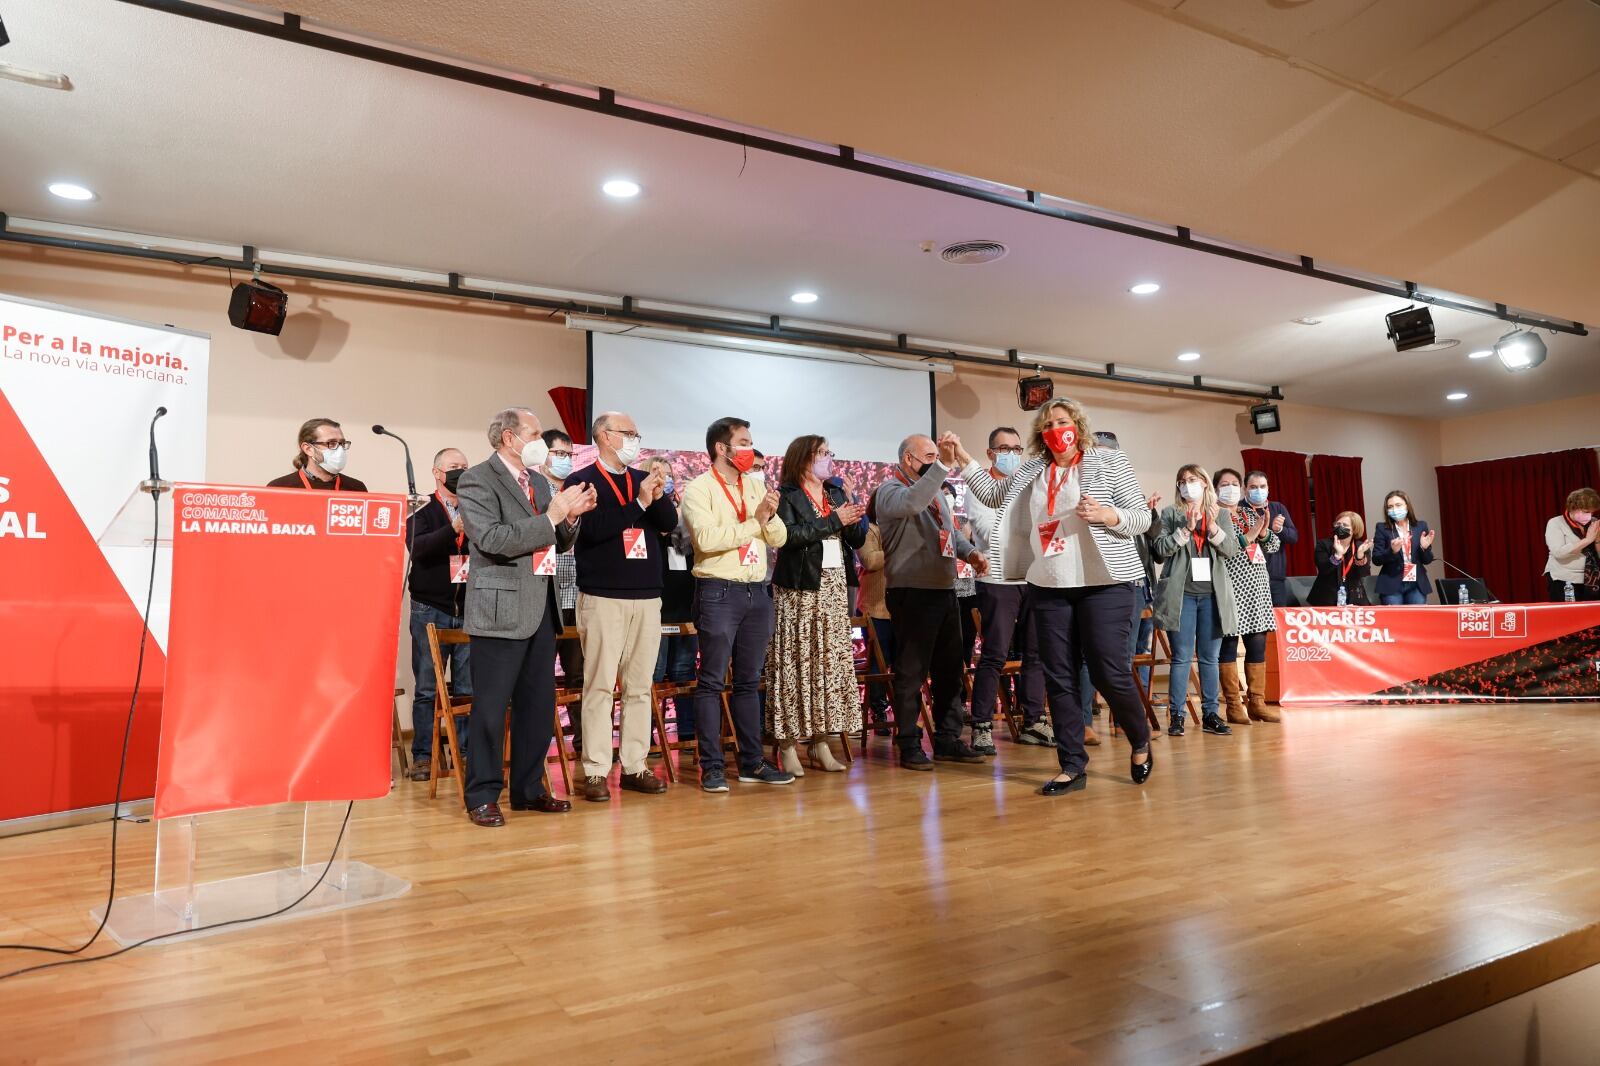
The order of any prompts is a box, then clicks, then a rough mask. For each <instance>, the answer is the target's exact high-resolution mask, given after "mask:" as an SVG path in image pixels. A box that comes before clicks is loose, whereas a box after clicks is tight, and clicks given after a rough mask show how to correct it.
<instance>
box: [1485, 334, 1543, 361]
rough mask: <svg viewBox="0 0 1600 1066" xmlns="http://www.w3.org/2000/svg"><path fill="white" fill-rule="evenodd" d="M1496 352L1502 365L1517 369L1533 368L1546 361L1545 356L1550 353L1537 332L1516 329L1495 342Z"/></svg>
mask: <svg viewBox="0 0 1600 1066" xmlns="http://www.w3.org/2000/svg"><path fill="white" fill-rule="evenodd" d="M1494 354H1495V355H1498V356H1499V357H1500V365H1501V366H1503V367H1505V368H1506V369H1507V370H1513V371H1515V370H1532V369H1533V368H1534V367H1536V366H1538V365H1539V364H1540V363H1542V362H1544V357H1545V356H1546V355H1548V354H1549V353H1548V352H1547V351H1546V350H1545V346H1544V341H1542V340H1540V339H1539V335H1538V334H1537V333H1534V332H1533V331H1532V330H1527V329H1514V330H1512V331H1511V332H1510V333H1507V334H1506V335H1505V336H1504V337H1501V338H1500V339H1499V340H1497V341H1495V342H1494Z"/></svg>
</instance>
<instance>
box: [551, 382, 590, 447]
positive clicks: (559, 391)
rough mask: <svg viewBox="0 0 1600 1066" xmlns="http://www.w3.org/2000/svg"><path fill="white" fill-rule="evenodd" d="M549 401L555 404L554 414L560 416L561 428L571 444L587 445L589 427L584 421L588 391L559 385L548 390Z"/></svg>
mask: <svg viewBox="0 0 1600 1066" xmlns="http://www.w3.org/2000/svg"><path fill="white" fill-rule="evenodd" d="M550 399H551V401H552V402H554V403H555V405H556V414H558V415H560V416H561V426H562V428H563V429H565V430H566V431H567V436H569V437H571V438H572V443H574V444H588V443H589V425H588V423H587V422H585V421H584V415H585V414H586V413H587V412H586V408H587V407H588V404H589V392H588V390H587V389H580V388H575V387H574V386H572V385H559V386H557V387H556V388H553V389H551V390H550Z"/></svg>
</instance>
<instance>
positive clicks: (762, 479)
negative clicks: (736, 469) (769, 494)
mask: <svg viewBox="0 0 1600 1066" xmlns="http://www.w3.org/2000/svg"><path fill="white" fill-rule="evenodd" d="M745 477H747V478H749V479H750V480H751V481H754V482H755V483H756V484H757V485H765V484H766V483H767V473H766V471H765V470H752V471H750V473H748V474H746V475H745Z"/></svg>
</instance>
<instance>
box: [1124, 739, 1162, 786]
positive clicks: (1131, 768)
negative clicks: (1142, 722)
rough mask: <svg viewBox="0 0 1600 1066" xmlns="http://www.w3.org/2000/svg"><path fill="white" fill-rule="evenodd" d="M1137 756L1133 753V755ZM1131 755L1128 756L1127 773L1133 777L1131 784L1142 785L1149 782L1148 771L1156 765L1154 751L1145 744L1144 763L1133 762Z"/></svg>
mask: <svg viewBox="0 0 1600 1066" xmlns="http://www.w3.org/2000/svg"><path fill="white" fill-rule="evenodd" d="M1137 754H1139V753H1138V752H1134V753H1133V755H1137ZM1133 755H1130V756H1128V773H1129V774H1130V775H1132V777H1133V783H1134V784H1136V785H1142V784H1144V783H1145V782H1146V781H1148V780H1150V771H1151V770H1152V769H1153V768H1154V767H1155V765H1156V750H1155V749H1154V748H1152V747H1151V746H1150V745H1148V744H1146V745H1145V747H1144V762H1142V763H1138V762H1134V761H1133Z"/></svg>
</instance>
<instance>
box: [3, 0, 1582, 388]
mask: <svg viewBox="0 0 1600 1066" xmlns="http://www.w3.org/2000/svg"><path fill="white" fill-rule="evenodd" d="M1191 6H1193V7H1197V8H1205V7H1221V8H1227V7H1230V6H1242V5H1224V4H1217V5H1210V4H1204V3H1196V0H1190V4H1188V5H1185V10H1187V9H1188V7H1191ZM1335 6H1337V5H1335ZM1346 6H1349V5H1346ZM4 13H5V17H6V25H7V28H8V30H9V31H10V33H11V36H12V39H13V43H12V44H11V45H10V46H8V47H7V48H6V49H5V53H4V59H5V60H6V61H7V62H11V63H15V64H18V65H23V66H30V67H38V68H44V69H49V70H60V71H64V72H66V73H68V74H69V75H70V76H71V77H72V79H73V82H74V85H75V89H74V90H73V91H72V92H70V93H61V92H51V91H46V90H40V89H34V88H29V87H26V86H23V85H19V84H15V83H11V82H3V81H0V113H3V114H4V115H5V125H4V134H3V135H4V137H5V140H6V142H7V150H6V164H5V166H4V167H0V210H3V211H6V212H7V213H10V214H12V215H15V216H19V217H26V218H45V219H52V220H58V221H69V222H80V223H83V224H87V225H94V226H103V227H109V228H117V229H125V230H133V231H137V232H144V233H157V234H167V235H175V236H183V237H190V238H197V239H205V240H216V241H222V242H234V243H248V244H253V245H256V246H258V247H262V248H270V249H281V250H289V251H295V252H305V253H310V254H316V255H324V256H332V257H338V258H345V259H355V260H363V261H369V262H377V263H389V264H395V265H404V266H413V267H420V268H427V269H432V270H439V271H456V272H459V273H461V274H464V275H467V276H473V277H485V278H497V279H503V280H507V281H517V282H524V283H530V284H544V285H552V286H559V287H562V288H569V289H578V290H586V291H594V292H609V293H627V294H630V295H633V296H636V297H640V298H653V299H660V300H671V301H680V302H684V303H691V304H701V305H710V306H718V307H727V308H734V309H740V310H748V311H756V312H762V313H775V314H783V315H785V316H786V317H788V316H790V315H791V312H793V311H794V310H795V306H794V305H793V304H791V303H790V302H789V300H788V295H789V294H790V293H791V292H794V291H796V290H799V289H812V290H815V291H817V292H819V293H820V294H821V295H822V299H821V301H820V302H819V303H817V304H816V305H813V307H812V308H810V309H808V311H807V314H808V315H811V316H814V317H815V318H817V319H818V320H822V321H827V322H832V323H843V324H848V325H852V326H859V327H868V328H878V329H887V330H891V331H897V332H908V333H910V334H912V335H914V336H919V337H935V338H943V339H947V340H951V341H962V342H967V343H971V344H979V345H987V346H993V347H1015V348H1020V349H1023V350H1025V351H1027V350H1033V351H1040V352H1051V353H1059V354H1062V355H1067V356H1074V357H1079V358H1086V359H1093V360H1101V361H1114V362H1117V363H1119V364H1123V365H1137V366H1144V367H1150V368H1155V369H1159V370H1166V371H1177V370H1182V371H1184V372H1193V373H1201V374H1205V375H1207V376H1212V377H1220V378H1230V379H1236V380H1244V381H1251V382H1256V383H1260V384H1280V385H1282V386H1284V388H1285V390H1286V392H1287V393H1288V394H1289V397H1290V398H1291V399H1293V400H1296V401H1300V402H1306V403H1319V404H1326V405H1330V406H1336V407H1347V408H1353V409H1360V410H1368V411H1380V412H1391V413H1408V414H1416V415H1421V416H1427V417H1447V416H1449V415H1452V414H1463V413H1468V412H1481V411H1486V410H1493V409H1497V408H1504V407H1511V406H1516V405H1521V404H1527V403H1534V402H1541V401H1545V400H1551V399H1556V398H1559V397H1562V396H1566V395H1571V394H1573V393H1575V392H1588V391H1594V389H1595V387H1596V385H1597V381H1596V375H1595V374H1594V371H1593V368H1594V366H1595V365H1596V362H1595V358H1596V355H1597V354H1600V338H1597V337H1592V336H1591V337H1584V338H1575V337H1570V336H1565V335H1562V336H1553V337H1549V338H1547V340H1548V344H1549V346H1550V351H1551V355H1550V360H1549V362H1547V363H1546V364H1545V366H1544V367H1543V368H1541V369H1539V370H1537V371H1534V372H1531V373H1527V374H1522V375H1515V376H1513V375H1508V374H1506V373H1505V372H1504V371H1502V370H1501V369H1500V368H1499V366H1498V363H1497V362H1496V361H1494V360H1483V361H1476V362H1469V360H1468V359H1467V352H1468V351H1470V350H1472V349H1473V348H1478V347H1484V346H1487V345H1488V344H1490V343H1492V342H1493V340H1494V339H1495V338H1496V337H1497V336H1498V335H1499V334H1500V333H1501V332H1503V331H1504V330H1505V329H1506V328H1508V327H1506V326H1505V325H1504V324H1503V323H1500V322H1498V321H1496V320H1493V319H1488V318H1482V317H1477V316H1472V315H1468V314H1464V313H1460V312H1451V311H1436V312H1435V321H1436V323H1437V325H1438V329H1439V334H1440V336H1448V337H1457V338H1460V339H1461V341H1462V344H1461V346H1460V347H1458V348H1456V349H1454V350H1451V351H1447V352H1440V353H1431V354H1424V353H1406V354H1404V355H1397V354H1396V353H1395V352H1394V351H1393V349H1392V346H1391V345H1390V344H1389V343H1388V341H1387V340H1386V339H1385V337H1384V330H1383V322H1382V316H1383V313H1384V312H1386V311H1389V310H1393V309H1395V308H1397V307H1399V306H1402V302H1401V301H1399V300H1396V299H1393V298H1390V297H1384V296H1377V295H1373V294H1369V293H1365V292H1362V291H1359V290H1353V289H1348V288H1344V287H1341V286H1337V285H1333V284H1330V283H1326V282H1320V281H1315V280H1310V279H1306V278H1302V277H1298V276H1295V275H1292V274H1287V273H1284V272H1281V271H1275V270H1269V269H1264V268H1259V267H1252V266H1248V265H1245V264H1240V263H1235V262H1231V261H1227V260H1224V259H1221V258H1218V257H1215V256H1210V255H1206V254H1203V253H1196V252H1190V251H1185V250H1182V249H1176V248H1172V247H1168V246H1164V245H1161V244H1157V243H1154V242H1150V241H1144V240H1140V239H1138V238H1133V237H1124V236H1120V235H1116V234H1111V233H1106V232H1102V231H1097V230H1093V229H1089V228H1087V227H1083V226H1077V225H1073V224H1070V223H1064V222H1059V221H1055V220H1049V219H1042V218H1037V217H1032V216H1029V215H1026V214H1024V213H1021V212H1017V211H1013V210H1009V209H1005V208H1000V207H993V206H989V205H984V204H980V203H975V202H971V201H966V200H962V199H959V198H955V197H950V196H947V195H943V194H940V193H935V192H929V191H923V190H917V189H914V188H910V187H908V186H905V185H902V184H899V183H895V182H889V181H883V180H879V179H873V178H868V177H864V176H860V175H855V174H850V173H845V172H842V171H838V170H834V169H831V168H826V167H820V166H814V165H810V164H806V163H803V162H799V161H795V160H791V159H787V158H781V157H774V156H771V155H767V154H765V153H760V152H750V153H749V155H748V158H747V159H746V158H745V156H744V154H743V153H742V151H741V150H740V149H739V148H738V147H736V146H732V145H726V144H719V143H713V142H709V141H705V140H702V139H699V138H695V137H692V136H688V135H684V134H676V133H671V132H668V131H664V130H658V129H654V128H650V127H644V126H640V125H637V124H633V123H627V122H624V121H621V120H616V119H609V118H603V117H596V116H592V115H587V114H584V113H580V112H577V111H574V110H572V109H569V108H564V107H561V106H559V105H554V104H544V103H540V102H536V101H530V100H525V99H521V98H515V97H511V96H507V95H504V94H499V93H495V92H492V91H489V90H482V89H476V88H472V87H470V86H464V85H460V84H457V83H453V82H448V81H443V80H438V79H432V78H428V77H426V76H423V75H419V74H413V73H409V72H405V71H399V70H394V69H389V68H385V67H382V66H378V65H375V64H368V63H364V62H361V61H358V60H354V59H346V58H343V57H339V56H335V55H331V54H328V53H324V52H319V51H316V50H313V49H308V48H304V47H300V46H296V45H288V44H280V43H277V42H273V41H270V40H267V39H264V38H261V37H258V36H255V35H250V34H244V33H239V32H236V31H229V30H224V29H219V28H214V27H210V26H206V25H203V24H200V23H197V22H194V21H191V20H187V19H182V18H176V17H173V16H168V15H162V14H158V13H154V12H150V11H146V10H142V9H137V8H133V7H130V6H127V5H124V4H120V3H115V2H112V0H80V2H77V3H73V4H70V5H65V4H60V3H56V2H51V0H6V3H5V9H4ZM1441 76H1443V75H1441ZM1428 84H1431V81H1427V82H1423V83H1422V85H1421V86H1419V87H1417V88H1416V89H1415V90H1414V91H1418V92H1420V91H1423V90H1424V89H1426V86H1427V85H1428ZM1490 119H1494V120H1495V121H1499V122H1503V121H1504V119H1503V118H1502V117H1499V116H1497V115H1493V116H1488V117H1486V118H1485V121H1488V120H1490ZM614 176H628V177H632V178H635V179H636V180H638V181H639V182H640V183H641V184H642V185H643V186H644V189H645V191H644V194H643V195H641V196H640V197H639V198H638V199H637V200H634V201H628V202H618V201H612V200H609V199H607V198H606V197H604V196H602V195H601V194H600V192H599V185H600V183H601V182H602V181H603V180H605V179H607V178H610V177H614ZM54 180H76V181H81V182H82V183H84V184H86V185H88V186H89V187H91V188H93V189H94V190H96V192H97V193H98V194H99V199H98V200H96V201H95V202H92V203H89V204H82V205H73V204H67V203H64V202H62V201H60V200H57V199H55V198H53V197H51V196H49V195H48V194H47V193H46V192H45V185H46V184H47V183H48V182H50V181H54ZM978 237H982V238H993V239H998V240H1000V241H1003V242H1004V243H1006V244H1007V245H1009V246H1010V247H1011V249H1012V251H1011V254H1010V255H1009V256H1008V257H1007V258H1005V259H1003V260H1001V261H1000V262H998V263H995V264H991V265H988V266H983V267H954V266H950V265H947V264H944V263H942V262H940V261H939V260H938V258H937V257H936V256H934V255H929V254H925V253H924V252H922V251H921V245H922V243H923V242H924V241H934V242H938V243H940V244H943V243H946V242H949V241H953V240H959V239H966V238H978ZM1142 280H1154V281H1158V282H1160V283H1161V284H1162V285H1163V289H1162V291H1161V293H1159V294H1158V295H1156V296H1153V297H1145V298H1139V297H1134V296H1131V295H1129V294H1128V292H1127V291H1126V290H1127V287H1128V286H1129V285H1131V284H1133V283H1134V282H1136V281H1142ZM1419 280H1422V281H1426V280H1428V279H1426V278H1423V279H1419ZM1478 295H1487V296H1491V297H1492V296H1494V295H1495V294H1493V293H1489V294H1478ZM1306 316H1309V317H1314V318H1318V319H1321V320H1322V324H1321V325H1317V326H1303V325H1298V324H1294V323H1293V322H1292V321H1291V320H1292V319H1294V318H1297V317H1306ZM1189 350H1195V351H1200V352H1202V353H1203V358H1202V359H1201V360H1200V361H1199V362H1198V363H1188V364H1179V363H1177V362H1175V361H1174V357H1175V355H1176V354H1177V353H1178V352H1181V351H1189ZM1454 389H1461V390H1463V391H1466V392H1468V393H1469V394H1470V399H1469V400H1468V401H1466V402H1465V403H1449V402H1447V401H1445V400H1444V398H1443V397H1444V394H1445V393H1446V392H1448V391H1451V390H1454Z"/></svg>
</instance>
